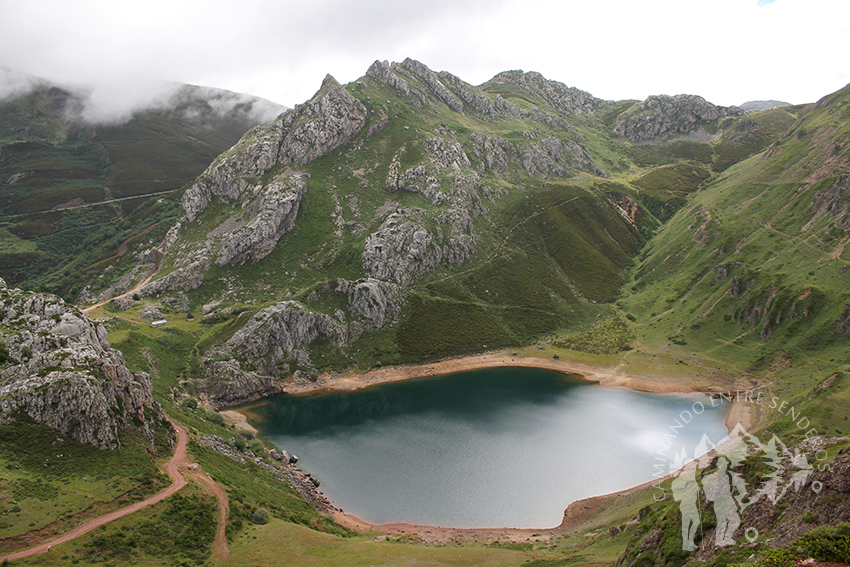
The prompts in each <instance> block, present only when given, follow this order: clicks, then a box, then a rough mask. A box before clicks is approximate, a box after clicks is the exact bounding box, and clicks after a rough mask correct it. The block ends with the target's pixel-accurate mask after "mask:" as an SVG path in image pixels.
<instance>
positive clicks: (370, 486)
mask: <svg viewBox="0 0 850 567" xmlns="http://www.w3.org/2000/svg"><path fill="white" fill-rule="evenodd" d="M700 399H704V397H699V396H683V395H661V394H647V393H642V392H632V391H629V390H620V389H613V388H603V387H600V386H596V385H592V384H587V383H586V382H582V381H578V380H575V379H573V378H571V377H569V376H566V375H563V374H560V373H556V372H552V371H548V370H539V369H529V368H497V369H487V370H477V371H473V372H465V373H461V374H454V375H448V376H443V377H439V378H434V379H428V380H417V381H407V382H399V383H395V384H386V385H382V386H377V387H374V388H369V389H366V390H361V391H357V392H349V393H332V394H329V393H324V394H317V395H311V396H302V397H293V396H277V397H274V398H271V399H270V403H268V404H265V405H263V406H261V407H259V408H257V409H256V410H255V411H256V413H257V414H259V416H260V417H261V419H262V420H263V423H259V424H256V425H257V427H258V429H260V431H261V433H262V434H263V435H264V436H265V437H266V438H268V439H269V440H270V441H272V442H273V443H274V444H275V445H277V446H278V447H281V448H283V449H286V450H287V451H289V452H290V453H295V454H297V455H298V456H299V457H300V458H301V462H300V464H301V465H302V466H303V468H304V469H305V470H307V471H309V472H311V473H312V474H313V475H314V476H315V477H317V478H319V479H320V480H321V481H322V489H323V490H324V492H325V493H326V494H327V496H328V497H330V498H331V499H332V500H333V501H334V503H335V504H336V505H337V506H339V507H341V508H343V509H345V510H346V511H347V512H351V513H353V514H355V515H357V516H359V517H361V518H363V519H364V520H367V521H369V522H372V523H385V522H400V521H403V522H409V523H419V524H430V525H451V526H457V527H500V526H515V527H551V526H555V525H557V524H558V523H560V521H561V517H562V515H563V511H564V508H566V506H567V505H568V504H569V503H570V502H572V501H574V500H578V499H581V498H586V497H588V496H592V495H595V494H603V493H606V492H612V491H615V490H620V489H623V488H627V487H630V486H634V485H636V484H639V483H642V482H645V481H647V480H651V479H652V478H653V474H654V473H655V472H656V471H657V468H656V467H655V466H654V465H655V464H656V463H658V462H659V461H658V460H656V454H657V453H658V451H659V450H662V449H663V447H664V446H665V445H668V444H669V443H667V442H668V441H670V440H671V433H672V432H675V436H674V437H675V439H672V440H673V441H674V442H675V443H674V446H673V447H671V449H670V450H669V451H668V452H667V453H665V455H666V454H668V453H672V452H679V451H680V450H681V448H684V449H685V450H686V451H687V452H688V454H692V453H693V450H694V448H695V447H696V446H697V445H698V444H699V441H700V439H701V438H702V436H703V434H705V435H708V437H709V439H711V440H713V441H717V440H719V439H721V438H722V437H723V436H725V435H726V429H725V427H724V425H723V418H724V411H725V409H726V408H725V407H723V406H718V407H716V408H712V407H711V405H710V404H705V405H706V408H707V409H706V410H705V411H704V412H702V413H701V414H699V415H696V414H695V412H691V414H690V423H689V424H688V425H687V426H686V427H683V428H677V429H675V430H671V429H670V427H671V426H674V425H675V424H676V420H677V419H679V420H680V421H681V420H682V418H681V417H680V414H681V413H682V412H684V411H689V410H691V409H692V406H693V404H694V402H695V401H697V400H700ZM665 434H667V435H668V436H667V437H666V438H665ZM664 472H665V473H666V472H668V471H666V470H665V471H664Z"/></svg>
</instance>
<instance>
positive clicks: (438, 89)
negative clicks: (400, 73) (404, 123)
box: [400, 57, 463, 113]
mask: <svg viewBox="0 0 850 567" xmlns="http://www.w3.org/2000/svg"><path fill="white" fill-rule="evenodd" d="M400 67H401V68H403V69H406V70H407V71H409V72H410V73H412V74H413V75H415V76H416V77H417V78H418V79H420V80H421V81H422V82H423V83H425V85H426V86H427V87H428V88H429V89H431V91H432V92H433V93H434V94H435V95H436V96H437V98H438V99H440V100H441V101H443V102H444V103H446V105H447V106H448V107H449V108H451V109H452V110H454V111H455V112H460V113H463V101H461V100H460V99H459V98H458V97H457V96H456V95H455V94H454V93H453V92H451V91H450V90H449V89H448V88H447V87H446V85H444V84H443V83H442V82H441V81H440V78H439V77H438V76H437V74H436V73H434V71H432V70H431V69H429V68H428V67H426V66H425V65H423V64H422V63H420V62H419V61H416V60H414V59H411V58H409V57H408V58H407V59H405V60H404V61H402V62H401V65H400Z"/></svg>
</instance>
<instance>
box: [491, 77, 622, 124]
mask: <svg viewBox="0 0 850 567" xmlns="http://www.w3.org/2000/svg"><path fill="white" fill-rule="evenodd" d="M500 83H502V84H509V85H515V86H518V87H522V88H524V89H526V90H528V91H529V92H531V93H533V94H536V95H537V96H539V97H540V98H542V99H543V100H545V101H546V102H547V103H549V105H550V106H552V107H553V108H555V109H556V110H558V111H559V112H562V113H564V114H568V115H569V114H589V113H592V112H594V111H595V110H597V109H599V108H601V107H603V106H605V104H607V102H606V101H604V100H602V99H600V98H596V97H595V96H593V95H591V94H590V93H588V92H585V91H583V90H580V89H577V88H575V87H568V86H567V85H565V84H563V83H560V82H558V81H552V80H549V79H547V78H546V77H544V76H543V75H541V74H540V73H537V72H535V71H532V72H528V73H524V72H522V71H504V72H502V73H499V74H498V75H496V76H495V77H493V78H492V79H490V80H489V81H487V83H485V85H496V84H500Z"/></svg>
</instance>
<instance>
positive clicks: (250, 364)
mask: <svg viewBox="0 0 850 567" xmlns="http://www.w3.org/2000/svg"><path fill="white" fill-rule="evenodd" d="M324 294H331V295H334V294H336V295H342V296H343V297H345V298H346V301H347V302H348V313H347V314H346V312H344V311H342V310H339V311H337V313H336V315H335V317H331V316H329V315H325V314H323V313H317V312H315V311H312V310H310V309H309V308H308V307H307V306H305V305H304V304H302V303H299V302H296V301H282V302H279V303H277V304H275V305H272V306H270V307H267V308H265V309H263V310H261V311H259V312H258V313H257V314H255V315H254V316H253V317H251V318H250V319H249V321H248V322H247V323H246V324H245V325H244V326H243V327H242V328H241V329H240V330H239V331H237V332H236V333H235V334H234V335H233V337H231V338H230V340H228V341H227V342H226V343H224V344H222V345H219V346H216V347H213V348H211V349H210V350H209V351H207V352H206V353H205V355H204V357H203V358H202V359H201V369H202V372H203V375H204V380H203V381H202V382H199V383H197V384H195V388H196V390H197V391H198V392H199V393H200V394H202V395H204V396H205V397H207V398H208V399H209V400H210V401H212V402H213V403H214V404H216V405H219V406H227V405H235V404H238V403H243V402H247V401H252V400H256V399H259V398H262V397H264V396H269V395H271V394H275V393H279V392H281V391H283V388H284V380H294V381H296V382H298V381H302V380H305V379H308V378H309V377H310V376H311V375H312V374H313V373H314V371H315V369H314V368H313V365H312V362H311V360H310V349H311V347H312V343H314V342H315V341H316V340H318V339H327V340H328V341H329V342H331V344H334V345H342V344H344V343H345V342H347V341H351V340H353V339H355V338H357V337H358V336H359V335H361V334H362V333H363V332H364V331H367V330H373V329H380V328H381V327H383V326H384V325H386V324H388V323H391V322H394V321H396V319H397V318H398V316H399V314H400V313H401V308H402V306H403V305H404V302H405V290H404V289H403V288H401V287H399V286H397V285H395V284H393V283H389V282H385V281H379V280H376V279H372V278H366V279H362V280H357V281H348V280H344V279H339V280H330V281H328V282H325V283H324V284H323V285H322V286H320V289H319V290H318V292H317V293H316V294H315V295H317V296H321V295H324Z"/></svg>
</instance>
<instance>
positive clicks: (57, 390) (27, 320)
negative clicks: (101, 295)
mask: <svg viewBox="0 0 850 567" xmlns="http://www.w3.org/2000/svg"><path fill="white" fill-rule="evenodd" d="M0 325H2V328H3V330H4V333H3V335H2V349H0V414H2V415H10V414H15V413H16V412H24V413H26V414H27V415H28V416H30V417H31V418H32V419H33V420H35V421H37V422H39V423H43V424H45V425H47V426H49V427H53V428H55V429H58V430H60V431H62V432H64V433H66V434H68V435H69V436H71V437H72V438H74V439H76V440H77V441H80V442H83V443H90V444H92V445H96V446H98V447H101V448H104V449H116V448H118V447H119V446H120V441H119V438H118V435H119V431H120V429H121V428H133V429H137V430H139V431H141V432H142V433H143V434H144V435H146V436H147V437H148V439H152V433H151V431H150V425H149V423H150V420H151V419H160V418H161V417H162V414H161V410H160V408H159V405H158V404H156V403H155V402H154V401H153V398H152V396H151V379H150V376H148V375H147V374H131V373H130V371H129V370H127V367H126V365H125V364H124V359H123V357H122V356H121V354H120V353H118V352H116V351H114V350H112V349H111V348H110V346H109V343H108V342H107V340H106V330H105V329H104V328H103V326H102V325H94V324H93V323H92V322H91V321H90V320H89V318H88V317H87V316H86V315H85V314H83V313H81V312H80V311H78V310H77V309H75V308H73V307H70V306H67V305H65V303H64V302H63V301H62V300H61V299H59V298H57V297H54V296H50V295H46V294H37V293H31V292H25V291H21V290H18V289H7V288H6V285H5V283H3V282H2V280H0Z"/></svg>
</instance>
